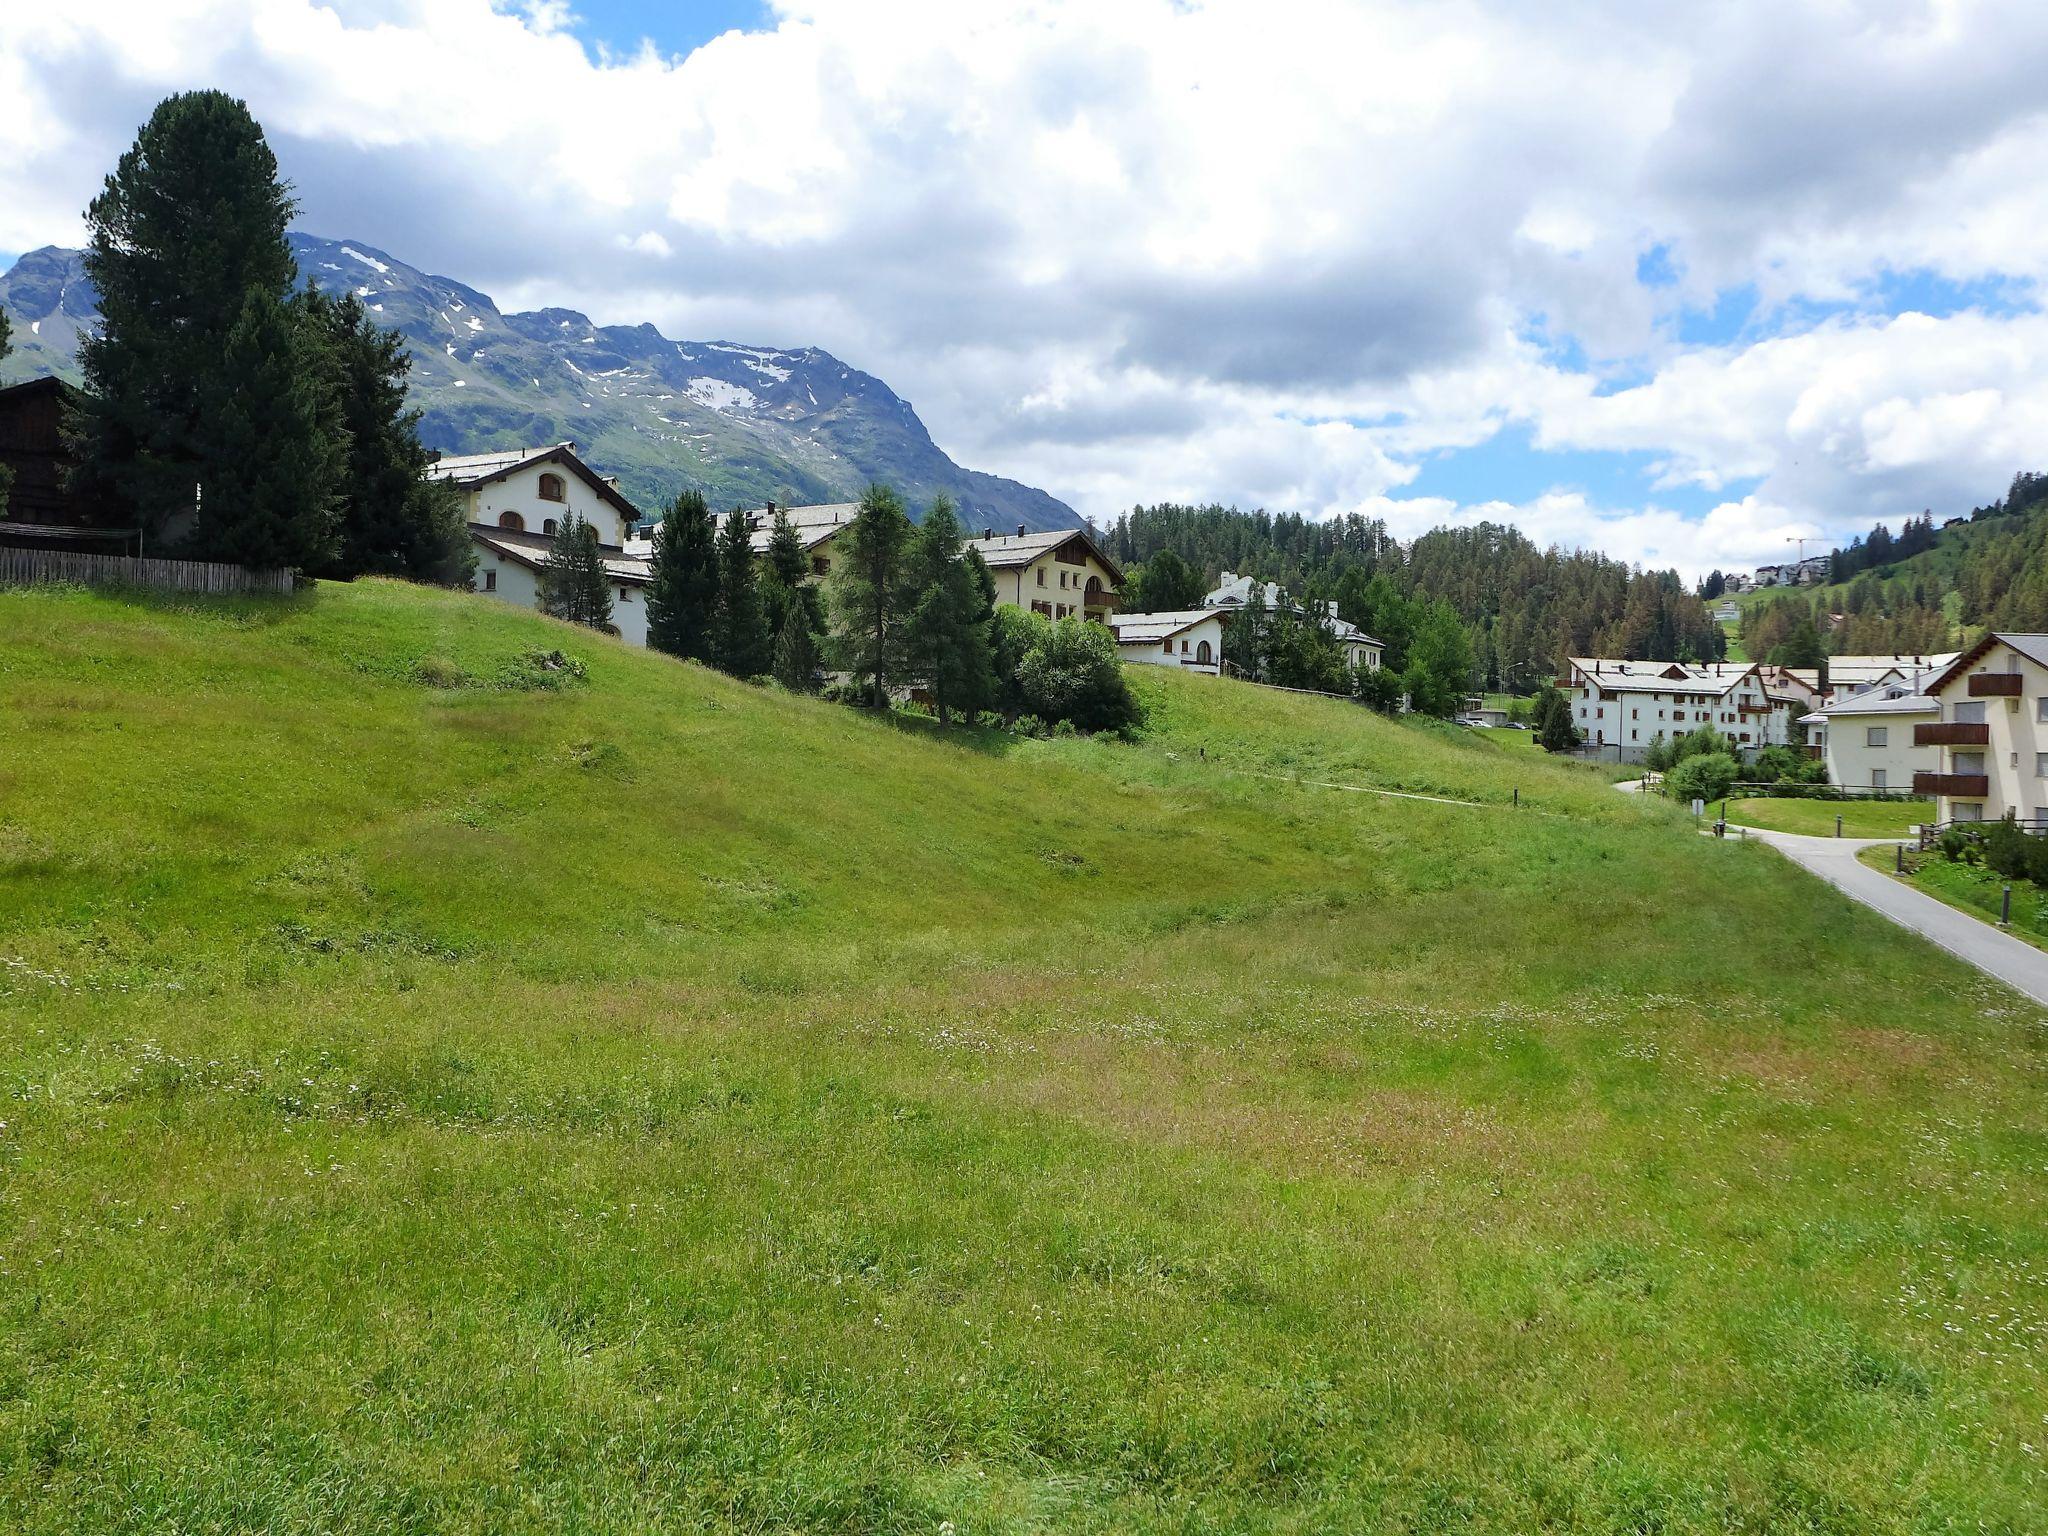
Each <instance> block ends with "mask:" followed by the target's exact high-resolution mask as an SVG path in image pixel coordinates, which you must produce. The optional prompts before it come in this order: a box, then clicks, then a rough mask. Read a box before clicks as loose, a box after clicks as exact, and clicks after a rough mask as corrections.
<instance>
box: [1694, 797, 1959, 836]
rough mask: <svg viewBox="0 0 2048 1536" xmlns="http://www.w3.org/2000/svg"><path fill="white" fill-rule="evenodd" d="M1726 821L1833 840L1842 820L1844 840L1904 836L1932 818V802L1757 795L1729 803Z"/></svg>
mask: <svg viewBox="0 0 2048 1536" xmlns="http://www.w3.org/2000/svg"><path fill="white" fill-rule="evenodd" d="M1727 815H1728V819H1729V820H1730V821H1731V822H1735V823H1738V824H1740V825H1742V826H1745V827H1763V828H1766V829H1768V830H1770V831H1773V832H1797V833H1799V834H1801V835H1802V836H1805V837H1833V836H1834V835H1835V818H1836V817H1837V816H1839V817H1841V819H1842V834H1841V835H1842V836H1843V837H1904V836H1906V834H1907V833H1908V832H1909V831H1910V830H1911V829H1912V828H1914V827H1917V826H1918V825H1920V823H1922V822H1923V821H1932V820H1933V819H1934V802H1933V801H1931V800H1799V799H1791V798H1779V797H1773V796H1768V795H1767V796H1760V797H1756V798H1752V799H1746V800H1730V801H1729V802H1728V806H1727Z"/></svg>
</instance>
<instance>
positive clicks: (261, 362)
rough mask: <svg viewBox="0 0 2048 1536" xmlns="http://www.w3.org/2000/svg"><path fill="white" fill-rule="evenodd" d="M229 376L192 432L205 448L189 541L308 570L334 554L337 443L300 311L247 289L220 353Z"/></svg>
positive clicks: (247, 559)
mask: <svg viewBox="0 0 2048 1536" xmlns="http://www.w3.org/2000/svg"><path fill="white" fill-rule="evenodd" d="M221 360H222V363H223V365H224V367H225V369H226V370H227V373H228V379H227V380H226V381H220V380H217V381H216V384H217V386H218V388H219V390H220V393H219V396H218V398H217V399H216V400H214V401H213V402H212V404H211V405H210V407H209V409H208V410H207V412H206V417H205V425H204V431H203V433H202V434H201V435H200V436H199V437H198V438H197V439H195V441H196V442H197V443H198V444H199V445H200V446H201V447H202V449H203V452H204V454H205V458H204V460H203V462H204V463H205V465H206V477H205V479H204V480H203V481H202V482H201V487H200V497H201V499H200V504H199V518H198V521H197V523H196V525H195V526H194V528H193V531H192V539H191V542H192V544H193V546H194V547H195V548H196V549H197V550H198V551H199V552H200V553H201V554H203V555H206V556H209V557H211V558H213V559H216V560H224V561H232V562H235V563H239V564H243V565H250V566H257V567H272V566H285V567H288V568H290V569H293V570H306V569H312V568H317V567H319V566H321V565H323V564H324V563H325V562H326V561H327V560H328V559H329V558H331V557H332V555H333V552H334V524H335V505H336V498H337V491H338V488H339V485H340V481H341V464H342V444H341V442H340V440H339V439H338V438H337V437H336V435H335V434H334V432H333V430H332V420H333V417H334V415H335V414H336V406H335V403H334V399H333V392H332V390H331V388H330V387H329V382H328V372H327V369H326V367H325V366H324V364H323V361H322V358H321V353H320V343H319V342H318V340H317V339H315V338H314V336H313V335H312V333H311V328H310V325H309V322H308V321H307V319H306V316H305V313H304V311H303V310H301V309H300V308H298V307H297V306H296V305H291V304H287V303H285V302H284V301H282V300H280V299H279V298H278V297H277V296H276V295H274V294H271V293H269V292H266V291H265V290H263V289H261V288H251V289H250V290H249V292H248V296H247V298H246V299H245V300H244V302H243V305H242V314H241V318H240V319H238V320H237V321H236V322H235V324H234V326H233V327H232V328H231V329H230V330H229V332H228V335H227V344H226V346H225V348H224V349H223V351H222V354H221Z"/></svg>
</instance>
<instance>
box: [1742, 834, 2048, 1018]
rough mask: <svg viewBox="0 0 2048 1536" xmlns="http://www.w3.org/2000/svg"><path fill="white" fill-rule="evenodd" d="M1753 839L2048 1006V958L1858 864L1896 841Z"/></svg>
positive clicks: (1774, 836) (1792, 836)
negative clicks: (1867, 852)
mask: <svg viewBox="0 0 2048 1536" xmlns="http://www.w3.org/2000/svg"><path fill="white" fill-rule="evenodd" d="M1749 835H1750V836H1751V837H1754V838H1761V839H1762V840H1763V841H1764V842H1767V843H1769V844H1770V845H1771V846H1772V847H1773V848H1775V849H1777V850H1778V851H1779V852H1780V853H1782V854H1784V855H1785V857H1786V858H1788V859H1790V860H1791V861H1792V862H1793V863H1795V864H1798V865H1800V866H1802V867H1803V868H1805V869H1809V870H1811V871H1812V872H1813V873H1814V874H1816V875H1819V876H1820V877H1821V879H1823V880H1825V881H1827V883H1828V884H1829V885H1832V886H1833V887H1834V888H1835V889H1836V890H1838V891H1841V892H1842V893H1843V894H1844V895H1846V896H1849V897H1851V898H1853V899H1854V900H1856V901H1860V902H1862V903H1863V905H1865V906H1866V907H1869V908H1871V909H1872V910H1873V911H1876V912H1879V913H1881V914H1882V915H1884V916H1885V917H1888V918H1890V919H1891V920H1892V921H1893V922H1895V923H1897V924H1898V925H1899V926H1900V927H1901V928H1910V929H1912V930H1913V931H1914V932H1915V933H1917V934H1919V935H1920V936H1921V937H1923V938H1925V939H1927V940H1929V941H1931V942H1932V943H1935V944H1939V945H1940V946H1941V947H1942V948H1943V949H1945V950H1947V951H1948V952H1949V953H1950V954H1952V955H1954V956H1955V957H1956V958H1957V959H1959V960H1964V961H1967V962H1968V963H1969V964H1971V965H1974V966H1976V967H1977V969H1978V970H1980V971H1982V972H1984V973H1985V974H1986V975H1987V976H1996V977H1997V978H1998V979H1999V980H2000V981H2002V982H2004V983H2006V984H2007V985H2008V986H2010V987H2013V988H2015V989H2017V990H2018V991H2021V992H2024V993H2025V994H2026V995H2027V996H2028V997H2031V998H2032V999H2033V1000H2034V1001H2035V1002H2037V1003H2042V1004H2048V952H2044V951H2042V950H2038V949H2036V948H2034V946H2033V945H2031V944H2028V943H2024V942H2022V941H2021V940H2019V939H2016V938H2014V937H2013V936H2012V935H2011V934H2009V933H2002V932H2000V931H1999V930H1998V929H1997V928H1995V927H1993V926H1992V925H1991V924H1990V923H1986V922H1980V921H1979V920H1978V919H1976V918H1974V917H1971V916H1969V915H1968V914H1967V913H1963V912H1958V911H1957V910H1956V909H1955V908H1954V907H1952V906H1949V905H1948V904H1947V903H1946V902H1941V901H1936V900H1935V899H1934V898H1933V897H1932V896H1929V895H1926V894H1924V893H1923V892H1920V891H1916V890H1914V889H1913V887H1911V886H1910V885H1907V884H1906V883H1905V882H1904V881H1902V880H1894V879H1893V878H1892V877H1891V876H1890V875H1887V874H1883V873H1881V872H1880V871H1878V870H1875V869H1872V868H1871V867H1870V866H1869V865H1867V864H1863V863H1859V862H1858V861H1857V858H1856V855H1857V853H1858V851H1859V850H1861V849H1864V848H1872V847H1880V846H1881V847H1886V848H1889V847H1890V846H1892V842H1893V839H1890V838H1863V839H1858V838H1853V837H1799V836H1797V835H1795V834H1793V833H1790V832H1763V831H1759V830H1758V829H1757V828H1755V827H1751V828H1750V829H1749Z"/></svg>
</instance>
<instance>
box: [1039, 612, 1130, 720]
mask: <svg viewBox="0 0 2048 1536" xmlns="http://www.w3.org/2000/svg"><path fill="white" fill-rule="evenodd" d="M1017 687H1018V690H1019V691H1020V692H1021V693H1022V694H1023V696H1024V702H1025V704H1026V706H1027V708H1028V709H1029V710H1030V712H1031V713H1033V714H1035V715H1038V716H1039V717H1040V718H1042V719H1045V720H1052V721H1060V720H1068V721H1072V722H1073V724H1074V727H1075V728H1076V729H1077V730H1083V731H1121V730H1125V729H1127V728H1128V727H1130V726H1134V725H1136V724H1137V723H1138V721H1139V713H1138V701H1137V700H1136V699H1134V698H1133V697H1131V690H1130V685H1129V684H1127V683H1126V682H1125V681H1124V671H1123V664H1122V663H1121V662H1119V661H1118V660H1117V659H1116V640H1115V638H1114V637H1113V636H1112V635H1111V634H1110V632H1109V630H1108V629H1107V628H1106V627H1105V626H1103V625H1101V624H1091V623H1089V622H1088V621H1087V620H1085V619H1061V620H1059V621H1058V622H1057V623H1054V624H1049V625H1047V626H1045V627H1044V628H1043V629H1041V630H1039V631H1038V632H1037V633H1036V634H1035V635H1034V636H1033V639H1032V643H1031V646H1030V648H1029V649H1028V650H1026V651H1025V653H1024V657H1023V660H1021V661H1020V662H1019V663H1018V664H1017Z"/></svg>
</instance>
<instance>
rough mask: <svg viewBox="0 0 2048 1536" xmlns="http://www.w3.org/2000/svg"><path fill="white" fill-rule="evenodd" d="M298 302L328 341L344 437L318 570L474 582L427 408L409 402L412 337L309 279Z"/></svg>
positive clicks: (471, 558) (472, 561)
mask: <svg viewBox="0 0 2048 1536" xmlns="http://www.w3.org/2000/svg"><path fill="white" fill-rule="evenodd" d="M300 302H301V303H302V304H303V305H304V306H305V308H306V310H307V313H308V314H309V316H310V317H311V318H312V320H313V322H314V328H315V334H316V335H317V336H318V337H320V338H321V339H322V340H323V341H324V344H325V353H326V361H327V365H328V368H329V370H330V372H331V375H332V377H333V380H334V385H335V392H336V397H337V400H338V402H339V423H338V430H339V431H340V432H341V433H342V434H344V437H345V441H346V443H347V450H346V455H345V457H344V460H343V467H342V476H341V486H340V496H341V506H340V520H339V521H340V526H339V528H338V530H337V531H338V548H337V549H336V551H335V556H334V559H333V560H332V561H330V562H329V563H328V564H327V566H326V567H325V568H324V569H323V570H322V571H321V572H320V574H321V575H323V576H333V577H337V578H339V579H342V580H349V579H351V578H353V577H356V576H361V575H365V574H373V575H381V576H404V577H407V578H409V579H411V580H414V581H431V582H436V583H439V584H440V585H443V586H467V585H468V584H469V580H470V576H471V574H472V572H473V570H474V568H475V565H476V556H475V552H474V550H473V548H472V546H471V544H470V540H469V531H468V529H467V528H466V527H465V526H464V524H463V520H462V504H461V500H460V498H459V497H458V496H457V494H456V492H455V488H454V487H453V486H452V485H450V484H449V483H448V482H446V481H442V480H430V479H428V478H427V467H428V465H429V464H430V463H431V462H432V456H431V455H430V454H429V453H428V452H427V450H426V449H425V448H424V447H423V446H422V445H421V443H420V439H419V422H420V413H419V411H417V410H414V409H409V408H408V407H407V405H406V393H405V379H406V374H407V373H408V372H409V371H410V370H411V368H412V358H411V355H410V354H409V353H408V352H407V351H406V347H405V338H404V337H402V336H401V335H400V334H399V333H398V332H397V331H395V330H387V329H385V328H384V327H383V326H380V325H378V324H376V323H375V322H374V321H372V320H371V319H370V316H369V313H368V311H366V310H365V309H364V308H363V304H362V300H360V299H358V298H357V297H356V296H355V295H354V294H353V293H344V294H342V295H341V296H340V297H338V298H336V297H331V296H329V295H327V294H324V293H322V292H321V291H320V290H319V289H318V288H315V287H313V286H312V285H311V284H308V285H307V287H306V288H305V289H304V290H303V292H302V294H301V298H300Z"/></svg>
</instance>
